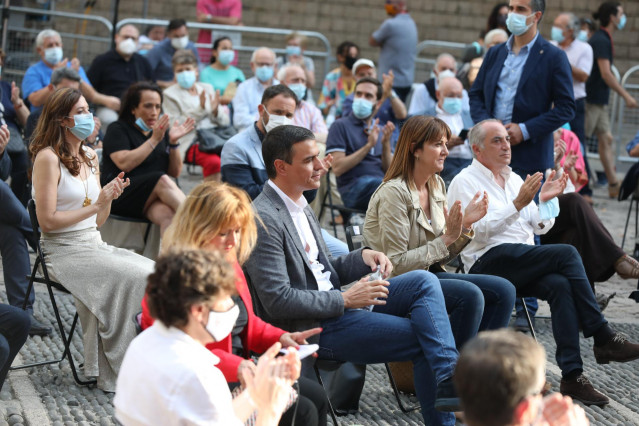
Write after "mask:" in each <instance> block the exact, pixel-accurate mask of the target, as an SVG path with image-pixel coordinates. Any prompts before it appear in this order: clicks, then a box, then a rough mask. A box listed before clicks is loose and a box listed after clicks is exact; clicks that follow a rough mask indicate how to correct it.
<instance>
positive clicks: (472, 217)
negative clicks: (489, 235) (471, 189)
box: [462, 191, 488, 229]
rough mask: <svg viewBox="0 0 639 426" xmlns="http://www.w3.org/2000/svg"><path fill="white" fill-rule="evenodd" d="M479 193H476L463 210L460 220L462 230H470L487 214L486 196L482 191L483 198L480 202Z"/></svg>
mask: <svg viewBox="0 0 639 426" xmlns="http://www.w3.org/2000/svg"><path fill="white" fill-rule="evenodd" d="M481 195H482V193H481V191H477V194H475V196H474V197H473V199H472V200H470V203H469V204H468V205H467V206H466V210H464V219H463V220H462V226H463V227H464V229H470V227H471V226H473V223H475V222H477V221H478V220H480V219H481V218H483V217H484V216H486V213H488V194H487V193H486V191H484V197H483V198H482V199H481V200H480V199H479V197H481Z"/></svg>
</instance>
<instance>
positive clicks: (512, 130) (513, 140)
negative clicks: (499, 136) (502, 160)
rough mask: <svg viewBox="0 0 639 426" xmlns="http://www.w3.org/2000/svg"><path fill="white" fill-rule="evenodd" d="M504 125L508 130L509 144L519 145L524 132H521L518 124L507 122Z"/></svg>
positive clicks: (522, 139)
mask: <svg viewBox="0 0 639 426" xmlns="http://www.w3.org/2000/svg"><path fill="white" fill-rule="evenodd" d="M504 127H506V130H508V136H510V146H515V145H519V144H520V143H522V142H523V141H524V134H523V133H522V132H521V128H520V127H519V124H517V123H508V124H506V125H505V126H504Z"/></svg>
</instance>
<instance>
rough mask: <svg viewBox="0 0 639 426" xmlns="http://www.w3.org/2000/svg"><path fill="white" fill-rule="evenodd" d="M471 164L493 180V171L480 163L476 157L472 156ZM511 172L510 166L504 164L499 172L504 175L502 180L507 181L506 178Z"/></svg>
mask: <svg viewBox="0 0 639 426" xmlns="http://www.w3.org/2000/svg"><path fill="white" fill-rule="evenodd" d="M471 166H473V167H476V168H477V170H479V172H480V173H481V174H482V175H484V176H486V177H487V178H490V179H491V180H492V181H495V175H494V174H493V172H492V171H491V170H490V169H489V168H488V167H486V166H484V165H483V164H482V163H480V162H479V160H478V159H476V158H473V163H472V164H471ZM511 173H512V169H511V168H510V166H506V167H504V169H503V170H502V171H501V172H500V173H499V174H500V175H502V176H503V177H504V180H505V181H506V182H508V178H509V177H510V174H511Z"/></svg>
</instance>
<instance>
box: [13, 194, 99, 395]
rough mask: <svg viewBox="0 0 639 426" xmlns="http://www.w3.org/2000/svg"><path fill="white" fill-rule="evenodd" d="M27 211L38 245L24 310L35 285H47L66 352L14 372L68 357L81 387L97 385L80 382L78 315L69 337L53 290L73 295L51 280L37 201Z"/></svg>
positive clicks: (94, 381)
mask: <svg viewBox="0 0 639 426" xmlns="http://www.w3.org/2000/svg"><path fill="white" fill-rule="evenodd" d="M27 209H28V211H29V218H30V219H31V227H32V229H33V236H34V240H35V241H36V242H37V243H36V260H35V263H34V264H33V270H32V272H31V275H30V276H28V277H27V278H29V287H28V288H27V294H26V296H25V298H24V304H23V306H22V309H26V307H27V303H28V300H29V295H30V294H31V292H32V291H33V283H40V284H45V285H46V286H47V290H48V291H49V299H50V300H51V306H52V307H53V312H54V313H55V319H56V322H57V324H58V330H59V331H60V336H61V337H62V343H63V344H64V350H63V352H62V357H61V358H59V359H53V360H48V361H40V362H35V363H32V364H25V365H20V366H16V367H11V369H12V370H19V369H22V368H30V367H36V366H39V365H48V364H57V363H60V362H62V361H63V360H64V359H65V358H66V357H68V360H69V365H70V366H71V372H72V373H73V378H74V379H75V381H76V383H78V384H79V385H92V384H95V383H96V380H80V377H79V376H78V372H77V369H76V367H75V362H74V361H73V356H72V355H71V351H70V350H69V347H70V346H71V339H72V338H73V333H74V332H75V326H76V325H77V323H78V313H77V312H76V313H75V316H74V317H73V323H72V324H71V330H70V331H69V335H68V336H67V334H66V332H65V330H64V324H62V318H61V317H60V311H59V310H58V304H57V303H56V301H55V296H54V294H53V289H54V288H55V289H56V290H58V291H61V292H63V293H67V294H71V293H70V292H69V291H68V290H67V289H66V288H65V287H64V286H63V285H62V284H60V283H58V282H56V281H53V280H52V279H50V278H49V272H48V270H47V264H46V262H45V255H44V253H43V252H42V247H41V246H40V228H39V225H38V218H37V217H36V210H35V201H34V200H29V203H28V204H27ZM38 267H40V268H41V269H42V275H39V274H38Z"/></svg>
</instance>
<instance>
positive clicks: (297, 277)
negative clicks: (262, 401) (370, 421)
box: [244, 126, 458, 426]
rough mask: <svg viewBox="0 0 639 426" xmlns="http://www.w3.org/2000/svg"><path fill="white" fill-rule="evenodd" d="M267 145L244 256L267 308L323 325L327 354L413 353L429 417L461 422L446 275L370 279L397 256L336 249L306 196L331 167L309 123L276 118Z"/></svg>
mask: <svg viewBox="0 0 639 426" xmlns="http://www.w3.org/2000/svg"><path fill="white" fill-rule="evenodd" d="M262 152H263V158H264V163H265V166H266V171H267V174H268V177H269V181H268V183H267V184H265V185H264V189H263V191H262V193H261V194H260V195H259V196H258V197H257V198H256V199H255V201H254V202H253V206H254V208H255V210H256V211H258V212H259V213H260V218H261V221H260V223H259V224H258V240H257V244H256V246H255V250H254V251H253V253H252V254H251V257H250V258H249V260H248V261H247V262H246V263H245V264H244V268H245V270H246V275H247V279H248V280H249V282H250V283H251V284H250V285H251V287H252V291H253V293H252V294H254V295H255V297H254V298H253V303H254V306H255V309H256V311H257V313H258V315H259V316H260V317H261V318H263V319H264V320H265V321H269V322H270V323H271V324H273V325H277V326H283V327H285V328H286V329H287V330H297V329H298V328H300V327H301V328H302V329H307V328H308V325H310V324H316V326H321V327H322V333H321V334H320V336H319V345H320V349H319V351H318V355H319V357H320V358H323V359H334V360H341V361H349V362H355V363H359V364H370V363H380V362H388V361H399V360H412V361H413V363H414V366H415V368H414V371H415V387H416V390H417V397H418V398H419V400H420V403H421V409H422V414H423V416H424V420H425V422H426V424H438V425H451V426H452V425H454V424H455V417H454V416H453V414H452V413H444V412H441V411H452V410H454V409H456V408H458V406H457V402H458V400H457V397H456V396H455V393H454V388H453V387H452V379H451V376H452V374H453V370H454V365H455V362H456V360H457V351H456V349H455V342H454V339H453V336H452V331H451V328H450V321H449V319H448V315H447V314H446V307H445V302H444V298H443V294H442V290H441V286H440V284H439V282H438V280H437V278H436V277H435V276H434V275H433V274H432V273H430V272H428V271H425V270H419V271H411V272H409V273H406V274H402V275H399V276H396V277H393V278H390V279H389V280H388V281H386V280H384V279H383V278H381V279H379V278H370V277H369V276H368V275H367V274H370V273H371V271H375V270H377V268H380V269H379V271H380V273H381V274H382V276H383V277H388V276H390V273H391V271H392V264H391V262H390V261H389V259H388V258H387V257H386V256H385V255H384V254H383V253H380V252H376V251H373V250H370V249H368V248H363V249H358V250H354V251H352V252H350V253H348V254H346V255H343V256H340V257H338V258H335V257H333V256H332V255H331V253H330V252H329V251H328V250H327V249H326V244H325V242H324V239H323V238H322V235H321V232H320V228H319V223H318V221H317V218H316V217H315V215H314V214H313V212H312V211H311V209H310V208H309V207H308V206H307V204H306V200H305V199H304V197H303V195H302V194H303V192H304V191H308V190H311V189H316V188H317V187H318V186H319V179H320V176H321V174H322V170H323V164H322V162H321V161H320V160H319V158H318V155H319V148H318V147H317V143H316V142H315V139H314V135H313V133H312V132H311V131H310V130H308V129H304V128H302V127H297V126H279V127H276V128H275V129H273V130H271V131H270V132H269V133H268V134H267V135H266V138H265V139H264V142H263V144H262ZM362 277H364V278H362ZM352 282H355V283H354V284H353V285H352V286H351V287H350V288H349V289H348V290H345V291H342V290H341V286H343V285H344V286H345V285H347V284H349V283H352ZM409 313H410V318H408V314H409ZM309 361H312V360H309ZM437 410H441V411H437Z"/></svg>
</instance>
